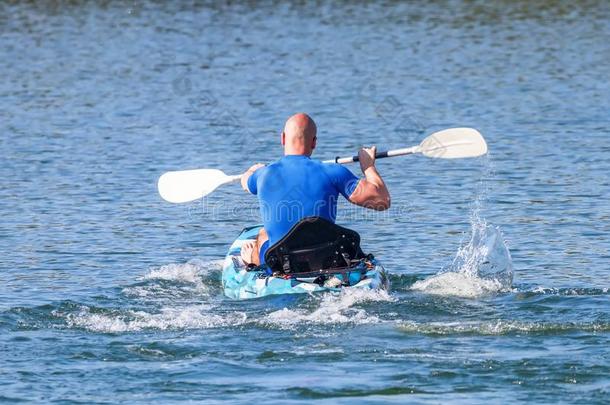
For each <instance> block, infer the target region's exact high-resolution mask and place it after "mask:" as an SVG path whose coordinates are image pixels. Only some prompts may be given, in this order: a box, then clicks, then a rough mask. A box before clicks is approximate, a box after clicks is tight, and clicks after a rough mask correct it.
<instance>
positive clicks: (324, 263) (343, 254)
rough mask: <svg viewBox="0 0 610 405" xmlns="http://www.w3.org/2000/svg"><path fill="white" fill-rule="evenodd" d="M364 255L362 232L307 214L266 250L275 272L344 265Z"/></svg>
mask: <svg viewBox="0 0 610 405" xmlns="http://www.w3.org/2000/svg"><path fill="white" fill-rule="evenodd" d="M363 257H364V254H363V253H362V250H361V249H360V235H358V232H355V231H352V230H350V229H347V228H343V227H341V226H339V225H335V224H333V223H332V222H330V221H328V220H326V219H324V218H320V217H306V218H304V219H302V220H301V221H300V222H298V223H297V224H295V225H294V226H293V227H292V228H291V229H290V231H289V232H288V233H287V234H286V235H285V236H284V237H283V238H282V239H281V240H280V241H279V242H277V243H276V244H274V245H273V246H271V247H270V248H269V249H268V250H267V252H266V253H265V263H267V266H269V268H271V270H272V271H273V273H284V274H294V273H309V272H314V271H319V270H328V269H341V268H345V267H348V266H349V265H350V260H357V259H361V258H363Z"/></svg>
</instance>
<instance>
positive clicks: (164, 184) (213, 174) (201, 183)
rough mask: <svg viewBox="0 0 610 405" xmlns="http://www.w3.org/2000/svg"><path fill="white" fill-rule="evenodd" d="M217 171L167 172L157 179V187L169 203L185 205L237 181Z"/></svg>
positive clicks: (235, 178)
mask: <svg viewBox="0 0 610 405" xmlns="http://www.w3.org/2000/svg"><path fill="white" fill-rule="evenodd" d="M239 178H240V176H227V175H226V174H224V173H223V172H222V171H220V170H217V169H197V170H182V171H176V172H167V173H164V174H163V175H162V176H161V177H159V182H158V183H157V187H158V189H159V194H160V195H161V197H162V198H163V199H164V200H165V201H168V202H171V203H185V202H189V201H194V200H197V199H199V198H202V197H204V196H206V195H208V194H210V193H211V192H212V191H214V190H215V189H216V188H217V187H218V186H221V185H223V184H225V183H230V182H232V181H235V180H237V179H239Z"/></svg>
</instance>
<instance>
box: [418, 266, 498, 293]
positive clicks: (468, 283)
mask: <svg viewBox="0 0 610 405" xmlns="http://www.w3.org/2000/svg"><path fill="white" fill-rule="evenodd" d="M411 289H412V290H416V291H423V292H426V293H428V294H436V295H452V296H457V297H464V298H477V297H482V296H485V295H490V294H497V293H499V292H502V291H504V290H505V287H504V285H503V284H502V283H500V282H499V281H498V280H486V279H482V278H479V277H476V276H473V275H470V274H466V273H454V272H447V273H440V274H437V275H434V276H431V277H428V278H427V279H425V280H420V281H417V282H415V284H413V285H412V286H411Z"/></svg>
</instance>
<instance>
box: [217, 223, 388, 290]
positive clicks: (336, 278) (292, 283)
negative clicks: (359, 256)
mask: <svg viewBox="0 0 610 405" xmlns="http://www.w3.org/2000/svg"><path fill="white" fill-rule="evenodd" d="M261 228H262V225H257V226H253V227H250V228H246V229H244V230H243V231H242V232H241V234H240V235H239V236H238V238H237V239H236V240H235V242H233V244H232V245H231V247H230V248H229V252H228V253H227V256H226V257H225V260H224V263H223V266H222V285H223V288H224V293H225V295H226V296H227V297H229V298H233V299H248V298H259V297H265V296H267V295H274V294H303V293H312V292H321V291H340V290H341V289H343V288H350V289H351V288H358V289H360V288H363V289H378V288H387V286H388V279H387V275H386V272H385V270H384V268H383V267H382V266H381V265H380V264H379V262H377V261H376V260H375V259H371V260H369V261H366V262H365V261H362V262H360V263H358V264H356V265H354V266H352V267H350V268H347V269H344V270H341V271H340V272H336V273H335V272H333V274H332V275H331V276H330V279H329V280H327V282H324V283H321V282H319V281H318V282H314V281H317V280H316V279H317V278H318V277H317V276H314V277H299V276H292V277H282V276H270V275H268V274H267V273H266V272H265V271H262V270H254V271H248V270H247V266H246V265H245V263H244V262H243V260H242V259H241V247H242V246H243V244H244V243H246V242H248V241H252V240H254V239H255V238H256V236H257V235H258V232H259V230H260V229H261ZM344 285H345V286H344Z"/></svg>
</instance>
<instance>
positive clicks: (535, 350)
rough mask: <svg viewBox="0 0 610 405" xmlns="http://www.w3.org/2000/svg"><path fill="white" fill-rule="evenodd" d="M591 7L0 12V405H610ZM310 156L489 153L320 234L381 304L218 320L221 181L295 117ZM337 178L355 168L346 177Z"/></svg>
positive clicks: (440, 171)
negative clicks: (202, 176)
mask: <svg viewBox="0 0 610 405" xmlns="http://www.w3.org/2000/svg"><path fill="white" fill-rule="evenodd" d="M609 20H610V6H609V3H608V2H605V1H601V0H600V1H572V2H567V1H566V2H563V1H557V2H551V1H548V2H547V1H544V2H532V3H531V4H530V2H526V1H511V2H509V1H498V2H493V3H491V4H490V3H489V2H483V1H434V2H426V3H424V2H419V3H415V4H402V3H394V2H387V3H379V4H353V5H350V4H347V3H340V4H338V3H329V2H321V3H317V4H313V3H312V4H309V3H306V2H304V3H300V4H299V5H293V6H288V5H280V4H268V3H265V4H255V3H243V4H242V3H241V2H238V3H236V4H233V3H232V4H227V5H213V4H200V5H177V4H173V3H172V4H159V3H149V2H137V3H136V2H133V3H132V2H125V3H122V2H108V3H104V4H103V5H96V4H95V3H91V2H80V1H76V2H69V3H65V4H63V3H57V2H48V3H46V2H45V3H44V4H42V5H41V4H34V3H33V2H32V3H29V2H23V3H20V4H13V3H10V4H8V3H2V4H1V5H0V73H1V77H2V80H0V157H1V163H0V179H2V180H1V182H0V214H1V215H0V258H1V259H0V402H4V401H9V402H10V401H13V400H15V401H18V400H22V401H32V402H51V401H57V402H66V403H68V402H119V401H125V402H141V403H144V402H153V401H154V402H176V401H187V400H188V401H202V402H206V403H213V402H220V401H231V402H235V403H246V402H248V403H249V402H262V401H266V402H269V403H298V402H305V401H309V400H312V399H315V400H320V401H321V402H326V403H353V402H366V403H388V402H394V403H405V402H419V403H428V402H429V403H441V402H447V401H452V402H463V403H489V401H500V402H502V403H510V402H523V401H526V400H527V401H532V402H544V403H551V402H552V403H561V402H582V403H607V402H608V401H609V400H610V365H609V362H610V350H609V349H608V347H610V292H609V290H608V288H609V287H610V281H609V280H610V278H609V274H610V273H609V271H610V265H609V264H608V263H609V262H610V261H609V259H610V255H609V253H608V251H609V247H610V243H609V239H608V235H609V234H610V225H609V224H610V204H609V203H608V201H609V199H610V184H609V180H608V173H609V172H610V140H609V139H610V137H609V135H610V119H609V117H610V115H609V114H608V112H609V110H610V100H609V98H608V95H609V94H610V84H609V79H610V77H609V69H608V60H610V42H609V41H608V38H609V35H610V25H609V24H608V21H609ZM297 111H306V112H309V113H310V114H311V115H312V116H313V117H314V119H316V121H317V123H318V128H319V142H318V149H317V151H316V154H317V156H318V157H320V158H329V157H334V156H336V155H351V154H353V153H354V152H355V151H356V149H357V148H358V147H359V146H361V145H370V144H376V145H378V147H379V148H380V149H385V148H397V147H406V146H411V145H415V144H417V143H419V141H420V140H421V139H423V138H424V137H425V136H426V135H427V134H430V133H432V132H434V131H436V130H439V129H444V128H448V127H454V126H471V127H475V128H477V129H479V130H480V131H481V132H482V133H483V134H484V136H485V138H486V139H487V141H488V144H489V148H490V153H489V155H488V156H487V157H484V158H478V159H469V160H454V161H447V160H440V159H438V160H434V159H426V158H424V157H421V156H419V157H415V156H412V157H403V158H395V159H386V160H385V161H380V162H379V170H380V172H381V173H382V175H383V176H384V178H385V179H386V181H387V184H388V186H389V188H390V191H391V193H392V202H393V207H392V209H391V210H390V211H388V212H386V213H381V214H380V213H370V212H365V211H362V210H360V209H357V208H351V207H349V206H348V205H346V204H343V205H342V206H341V209H340V212H339V221H340V222H341V223H342V224H344V225H347V226H350V227H352V228H354V229H356V230H358V231H359V232H360V233H361V235H362V238H363V247H364V249H365V250H366V251H369V252H373V253H375V254H376V256H377V257H378V258H379V259H381V260H382V262H383V263H384V265H385V267H386V268H387V270H388V271H389V273H390V280H391V283H392V286H391V289H390V290H389V291H388V292H383V291H381V292H360V293H343V294H338V295H333V294H322V295H315V296H301V297H276V298H270V299H262V300H255V301H250V302H235V301H230V300H228V299H225V298H224V297H223V295H222V291H221V286H220V281H219V280H220V263H221V261H222V259H223V256H224V254H225V253H226V250H227V248H228V246H229V245H230V244H231V242H232V241H233V239H234V238H235V237H236V236H237V234H238V233H239V231H240V230H241V229H242V228H243V227H244V226H246V225H250V224H253V223H256V222H258V220H259V218H258V211H257V207H256V203H255V201H254V200H253V198H251V197H249V196H247V195H246V194H245V193H243V192H242V191H241V190H240V189H239V187H238V186H237V185H230V186H225V187H223V188H222V189H219V190H218V191H217V192H216V193H214V194H213V195H212V196H211V197H210V198H208V199H206V200H205V201H198V202H194V203H192V204H186V205H172V204H169V203H166V202H164V201H162V200H161V199H160V198H159V196H158V194H157V192H156V180H157V178H158V176H159V175H160V174H161V173H163V172H164V171H167V170H176V169H187V168H200V167H206V168H220V169H223V170H225V171H226V172H228V173H231V174H235V173H239V172H241V171H243V170H244V169H246V168H247V167H249V166H250V165H251V164H252V163H254V162H270V161H272V160H274V159H276V158H277V157H278V156H279V155H280V153H281V148H280V145H279V132H280V130H281V126H282V125H283V122H284V120H285V119H286V118H287V117H288V116H289V115H291V114H292V113H294V112H297ZM352 168H353V170H354V171H356V170H357V167H356V166H353V167H352Z"/></svg>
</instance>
